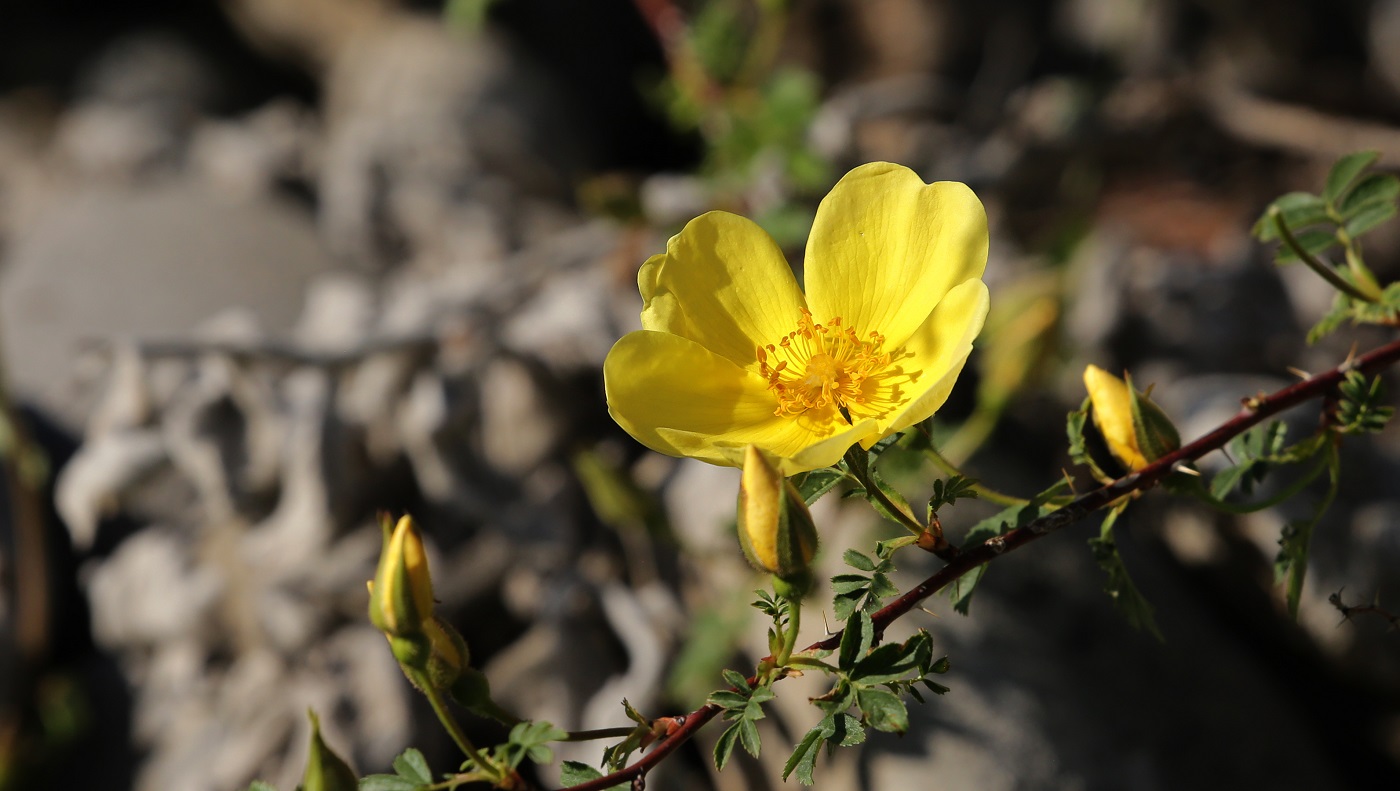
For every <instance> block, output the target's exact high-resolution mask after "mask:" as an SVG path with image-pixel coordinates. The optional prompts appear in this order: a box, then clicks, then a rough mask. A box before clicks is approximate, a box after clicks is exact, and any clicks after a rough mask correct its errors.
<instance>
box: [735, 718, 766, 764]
mask: <svg viewBox="0 0 1400 791" xmlns="http://www.w3.org/2000/svg"><path fill="white" fill-rule="evenodd" d="M739 743H740V744H742V745H744V752H746V753H748V754H749V755H752V756H753V757H755V758H757V757H758V752H759V750H760V748H761V747H762V746H763V745H762V744H761V743H760V742H759V738H758V725H757V723H755V722H754V718H752V717H745V718H744V719H742V720H739Z"/></svg>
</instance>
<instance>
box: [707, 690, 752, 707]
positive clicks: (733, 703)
mask: <svg viewBox="0 0 1400 791" xmlns="http://www.w3.org/2000/svg"><path fill="white" fill-rule="evenodd" d="M705 702H706V703H709V704H710V705H712V706H719V707H720V708H722V709H743V708H744V707H745V706H747V705H749V699H748V698H747V697H745V696H743V695H740V694H739V693H738V692H730V691H729V690H727V689H725V690H720V691H718V692H711V693H710V697H709V698H707V699H706V700H705Z"/></svg>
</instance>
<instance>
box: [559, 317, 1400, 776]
mask: <svg viewBox="0 0 1400 791" xmlns="http://www.w3.org/2000/svg"><path fill="white" fill-rule="evenodd" d="M1396 362H1400V341H1392V342H1391V343H1388V344H1386V345H1385V346H1381V347H1379V348H1377V349H1374V350H1372V351H1370V352H1368V353H1366V354H1364V355H1362V356H1361V357H1358V358H1354V359H1351V360H1348V361H1347V362H1345V363H1342V364H1341V365H1339V366H1337V367H1336V368H1333V369H1332V370H1330V371H1327V372H1325V373H1321V374H1318V375H1317V376H1313V377H1310V378H1308V379H1305V380H1303V381H1301V382H1298V383H1297V384H1294V385H1291V386H1289V387H1285V388H1284V389H1282V390H1279V391H1278V392H1276V393H1273V394H1271V395H1267V396H1259V397H1257V398H1247V399H1244V408H1243V409H1241V410H1240V412H1239V414H1237V415H1235V416H1234V417H1233V418H1231V419H1229V420H1227V421H1225V422H1224V423H1222V424H1221V425H1220V426H1219V427H1217V428H1216V429H1215V430H1214V431H1212V432H1210V433H1209V434H1206V435H1205V436H1204V437H1201V438H1200V439H1198V440H1196V441H1195V442H1192V443H1190V444H1188V445H1184V446H1182V447H1181V448H1180V449H1178V450H1177V451H1175V452H1174V453H1169V454H1167V455H1166V456H1163V457H1162V458H1160V459H1158V460H1156V461H1154V462H1152V463H1151V464H1149V465H1147V466H1146V467H1143V468H1142V469H1140V470H1138V471H1137V472H1133V473H1129V474H1128V475H1125V476H1123V477H1122V478H1119V479H1118V480H1116V481H1114V482H1113V483H1110V484H1108V485H1107V486H1104V487H1102V488H1099V489H1095V490H1094V491H1092V492H1087V493H1085V494H1083V495H1081V496H1079V497H1077V498H1075V499H1074V500H1073V501H1071V502H1069V503H1068V504H1066V505H1065V506H1064V507H1063V508H1059V509H1057V510H1055V511H1052V512H1051V513H1048V514H1046V515H1045V516H1042V517H1040V518H1039V519H1036V520H1035V521H1033V522H1031V523H1029V524H1027V525H1025V526H1023V527H1018V528H1016V529H1015V530H1011V531H1009V532H1007V533H1003V534H1002V535H999V536H994V537H992V538H989V539H987V540H986V541H985V542H983V543H982V544H979V545H978V546H976V547H973V548H971V549H964V550H963V551H962V552H961V553H959V554H958V555H957V556H956V557H954V558H953V559H952V560H951V561H950V562H949V563H948V565H946V566H944V567H943V568H941V569H939V570H938V571H936V572H934V574H933V575H932V576H930V577H929V578H928V579H926V580H924V581H923V582H921V583H919V584H918V585H916V586H914V587H913V588H911V589H910V590H909V591H908V592H906V593H905V594H904V595H902V596H900V597H899V598H898V599H895V600H894V601H892V602H890V603H889V604H888V605H886V606H885V607H884V608H883V609H881V610H880V611H879V612H877V613H875V614H874V615H873V616H871V618H872V619H873V620H874V622H875V629H876V632H877V633H879V632H882V631H884V629H885V628H886V627H887V626H889V625H890V624H891V623H892V622H894V621H895V620H896V619H898V618H900V617H902V616H903V615H905V614H906V613H908V612H909V611H910V610H912V609H914V608H915V607H916V606H917V605H918V604H919V602H921V601H923V600H924V599H927V598H928V597H929V596H932V595H933V594H935V593H937V592H938V591H940V590H942V589H943V588H944V587H946V586H947V585H948V584H949V583H951V582H953V581H954V580H956V579H957V578H959V577H961V576H962V575H964V574H966V573H967V572H969V571H971V570H973V569H975V568H977V567H978V566H981V565H983V564H986V563H990V562H991V561H992V560H993V559H995V558H997V557H999V556H1001V555H1005V554H1006V553H1008V552H1011V551H1012V550H1015V549H1017V548H1019V547H1022V546H1025V545H1026V544H1029V543H1030V542H1032V541H1034V540H1036V539H1037V538H1040V537H1041V536H1044V535H1048V534H1050V533H1053V532H1055V531H1056V530H1059V529H1061V528H1063V527H1066V526H1068V525H1071V524H1074V523H1075V522H1077V521H1079V520H1080V519H1083V518H1084V517H1086V516H1088V515H1089V514H1091V513H1093V512H1094V511H1097V510H1098V509H1100V508H1103V507H1104V506H1106V505H1108V504H1109V503H1112V502H1114V501H1116V500H1118V499H1119V498H1120V497H1123V496H1125V495H1128V494H1132V493H1133V492H1137V491H1144V490H1146V489H1150V488H1152V487H1153V486H1156V485H1157V484H1158V483H1160V482H1161V480H1162V479H1163V478H1165V477H1167V475H1168V474H1170V473H1171V472H1172V470H1173V469H1174V468H1175V467H1176V465H1178V464H1180V463H1182V462H1186V461H1195V460H1196V459H1199V458H1200V457H1202V456H1204V455H1206V454H1207V453H1210V452H1211V451H1215V450H1219V449H1220V448H1222V447H1224V446H1225V443H1227V442H1229V441H1230V440H1232V439H1234V438H1235V437H1237V436H1239V435H1240V434H1243V433H1244V432H1245V431H1247V430H1249V429H1250V428H1251V427H1253V426H1255V425H1257V424H1259V423H1261V422H1263V421H1264V420H1265V419H1266V418H1269V417H1272V416H1274V415H1277V414H1279V413H1280V412H1283V411H1284V410H1286V409H1289V408H1291V407H1294V406H1297V405H1298V404H1301V403H1303V402H1304V401H1310V400H1312V399H1314V398H1318V397H1320V396H1326V395H1328V394H1329V393H1331V392H1333V391H1334V390H1335V389H1336V387H1337V386H1338V385H1340V384H1341V383H1342V380H1343V379H1345V378H1346V375H1347V374H1348V373H1350V372H1351V371H1360V372H1361V373H1363V374H1372V373H1375V372H1377V371H1380V370H1382V369H1384V368H1387V367H1389V366H1391V365H1394V364H1395V363H1396ZM840 644H841V632H839V631H838V632H837V633H836V634H833V635H831V636H830V637H828V638H826V639H825V640H821V641H819V642H816V643H813V644H812V645H809V646H807V648H805V649H803V650H804V651H817V650H824V651H829V650H833V649H835V648H836V647H837V646H839V645H840ZM755 680H756V679H752V678H751V679H749V683H754V681H755ZM718 713H719V708H718V707H717V706H710V705H706V706H701V707H700V708H698V709H696V710H695V711H693V712H691V713H690V714H687V715H685V722H684V724H683V725H682V726H681V727H680V728H678V729H677V730H676V731H675V732H674V733H673V734H672V735H670V736H669V737H667V738H666V740H665V741H663V742H661V743H659V744H658V745H657V746H656V749H654V750H652V751H651V752H650V753H648V754H647V755H645V756H643V757H642V758H641V759H639V760H638V761H637V762H636V763H634V764H632V765H631V766H628V767H626V768H624V769H621V770H619V771H617V772H614V773H612V774H610V775H608V776H606V777H602V778H599V779H597V780H590V781H589V782H587V783H582V784H580V785H576V786H569V788H568V789H566V790H565V791H603V789H607V788H611V787H613V786H615V785H618V784H619V783H625V782H628V781H630V780H632V779H633V778H636V777H639V776H641V775H644V774H646V773H647V772H648V771H650V770H651V768H652V767H654V766H655V765H656V764H658V763H660V762H661V761H662V760H663V759H664V758H665V757H666V756H667V755H670V753H671V751H673V750H675V749H676V748H677V747H679V746H680V745H681V744H682V743H683V742H685V741H687V740H689V739H690V737H692V736H694V735H695V733H696V732H697V731H699V730H700V729H701V728H702V727H704V726H705V724H706V723H707V722H709V721H710V720H711V719H713V718H714V716H715V715H716V714H718Z"/></svg>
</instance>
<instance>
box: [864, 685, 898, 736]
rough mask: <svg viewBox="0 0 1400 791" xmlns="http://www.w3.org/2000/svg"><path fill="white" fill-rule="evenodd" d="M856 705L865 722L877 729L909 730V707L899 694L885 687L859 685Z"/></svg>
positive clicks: (887, 730)
mask: <svg viewBox="0 0 1400 791" xmlns="http://www.w3.org/2000/svg"><path fill="white" fill-rule="evenodd" d="M856 706H857V707H858V708H859V709H860V710H861V713H863V714H864V715H865V723H866V724H867V725H869V726H870V727H872V728H874V729H875V730H877V731H884V732H885V733H904V732H905V731H907V730H909V709H908V708H907V707H905V705H904V701H902V700H900V699H899V696H898V695H896V694H894V693H893V692H890V691H889V690H887V689H879V688H875V687H861V688H860V689H858V690H856Z"/></svg>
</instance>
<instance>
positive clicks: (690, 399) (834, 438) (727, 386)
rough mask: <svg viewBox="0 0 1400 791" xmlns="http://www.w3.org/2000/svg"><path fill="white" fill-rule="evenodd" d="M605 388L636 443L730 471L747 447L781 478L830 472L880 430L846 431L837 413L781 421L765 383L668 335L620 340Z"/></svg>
mask: <svg viewBox="0 0 1400 791" xmlns="http://www.w3.org/2000/svg"><path fill="white" fill-rule="evenodd" d="M603 384H604V389H605V390H606V391H607V398H608V411H609V413H610V414H611V415H612V417H613V419H614V420H616V421H617V423H618V425H620V426H622V427H623V428H624V429H625V430H626V431H627V433H628V434H631V435H632V436H633V437H635V438H636V439H637V441H638V442H641V443H642V444H643V445H646V446H647V447H648V448H651V449H652V450H655V451H658V452H660V453H665V454H667V455H670V456H689V457H691V458H696V459H700V460H701V461H707V462H709V463H711V464H719V465H723V466H729V467H739V466H742V465H743V462H744V449H745V447H746V446H748V445H755V446H757V447H758V448H760V449H761V450H764V451H766V452H768V453H769V455H771V456H773V457H775V459H776V463H777V466H778V469H779V471H780V472H782V474H784V475H793V474H796V473H798V472H803V471H805V470H813V469H816V468H818V467H825V466H828V465H830V464H834V463H836V461H838V460H839V459H840V458H841V456H842V454H844V453H845V451H846V449H847V448H849V447H850V446H851V445H853V444H855V443H856V442H857V441H859V440H861V439H862V438H864V437H865V436H866V435H868V434H871V433H872V432H874V431H875V429H876V424H875V421H873V420H862V421H858V422H857V423H856V425H854V426H848V425H847V424H846V423H845V421H843V420H841V419H840V417H839V415H837V414H836V411H835V410H826V411H825V412H823V411H821V410H809V412H807V413H804V414H802V415H800V416H798V417H796V418H792V417H778V416H776V415H774V414H773V410H774V408H775V406H776V403H775V402H774V399H773V395H772V393H770V392H769V391H768V383H767V382H766V381H765V380H764V379H763V378H762V377H760V376H758V375H757V374H755V373H753V372H751V371H746V370H744V369H743V368H740V367H739V366H738V365H735V364H734V363H733V362H731V361H730V360H728V359H725V358H724V357H721V356H719V355H717V354H715V353H713V352H711V351H709V350H708V349H706V348H704V347H703V346H701V345H699V344H698V343H696V342H695V341H692V340H689V339H687V338H682V337H680V336H677V335H671V334H670V333H664V332H651V331H647V330H642V331H641V332H633V333H629V334H627V335H625V336H623V338H622V339H621V340H619V341H618V342H617V343H616V344H615V345H614V346H613V348H612V351H610V352H608V357H607V359H606V360H605V361H604V362H603Z"/></svg>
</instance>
